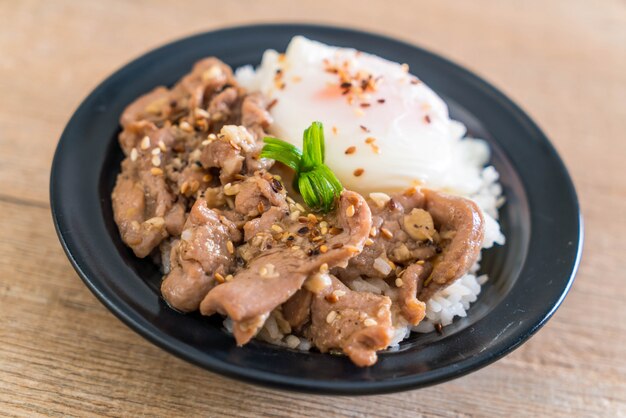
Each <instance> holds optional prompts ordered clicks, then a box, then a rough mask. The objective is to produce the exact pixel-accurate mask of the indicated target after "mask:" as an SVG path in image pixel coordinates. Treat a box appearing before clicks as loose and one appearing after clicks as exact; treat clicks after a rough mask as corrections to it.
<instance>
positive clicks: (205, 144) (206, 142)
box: [200, 139, 211, 147]
mask: <svg viewBox="0 0 626 418" xmlns="http://www.w3.org/2000/svg"><path fill="white" fill-rule="evenodd" d="M210 143H211V141H209V140H208V139H205V140H204V141H202V142H201V143H200V145H202V146H204V147H206V146H207V145H209V144H210Z"/></svg>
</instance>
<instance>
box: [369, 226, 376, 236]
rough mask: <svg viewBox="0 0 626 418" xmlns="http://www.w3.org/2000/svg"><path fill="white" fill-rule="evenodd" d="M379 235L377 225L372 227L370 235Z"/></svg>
mask: <svg viewBox="0 0 626 418" xmlns="http://www.w3.org/2000/svg"><path fill="white" fill-rule="evenodd" d="M376 235H378V229H376V227H375V226H373V227H371V228H370V237H376Z"/></svg>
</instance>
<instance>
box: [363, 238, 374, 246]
mask: <svg viewBox="0 0 626 418" xmlns="http://www.w3.org/2000/svg"><path fill="white" fill-rule="evenodd" d="M365 245H366V246H368V247H369V246H370V245H374V240H372V239H371V238H368V239H366V240H365Z"/></svg>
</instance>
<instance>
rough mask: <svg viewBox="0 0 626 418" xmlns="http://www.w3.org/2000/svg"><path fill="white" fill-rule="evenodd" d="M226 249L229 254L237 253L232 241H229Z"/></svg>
mask: <svg viewBox="0 0 626 418" xmlns="http://www.w3.org/2000/svg"><path fill="white" fill-rule="evenodd" d="M226 249H227V250H228V252H229V253H231V254H234V253H235V246H234V245H233V242H232V241H227V242H226Z"/></svg>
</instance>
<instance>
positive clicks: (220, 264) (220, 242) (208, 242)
mask: <svg viewBox="0 0 626 418" xmlns="http://www.w3.org/2000/svg"><path fill="white" fill-rule="evenodd" d="M240 239H241V232H240V231H239V230H238V229H237V228H236V226H235V225H234V224H232V223H231V222H230V221H228V220H227V219H226V218H224V217H223V216H220V215H219V214H218V213H217V212H216V211H214V210H212V209H209V208H208V207H207V205H206V202H205V201H204V200H203V199H198V200H197V201H196V203H195V204H194V205H193V207H192V208H191V212H190V213H189V217H188V218H187V221H186V222H185V226H184V230H183V231H182V233H181V239H180V240H179V241H177V242H176V243H175V244H174V245H173V246H172V252H171V257H170V269H171V271H170V273H169V274H168V275H167V277H166V278H165V280H164V281H163V283H162V285H161V293H162V295H163V298H164V299H165V300H166V301H167V302H168V304H169V305H170V306H172V307H173V308H175V309H177V310H179V311H183V312H190V311H194V310H196V309H198V306H199V304H200V301H201V300H202V299H203V298H204V296H205V295H206V294H207V292H208V291H209V290H210V289H211V288H212V287H213V286H214V285H215V283H216V277H222V278H223V277H225V276H227V275H228V274H230V273H231V271H232V270H233V268H234V266H235V258H234V252H233V251H232V249H233V248H234V247H231V245H232V246H234V244H233V242H237V241H239V240H240ZM229 241H230V244H229ZM229 248H230V249H229ZM218 275H219V276H218Z"/></svg>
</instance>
